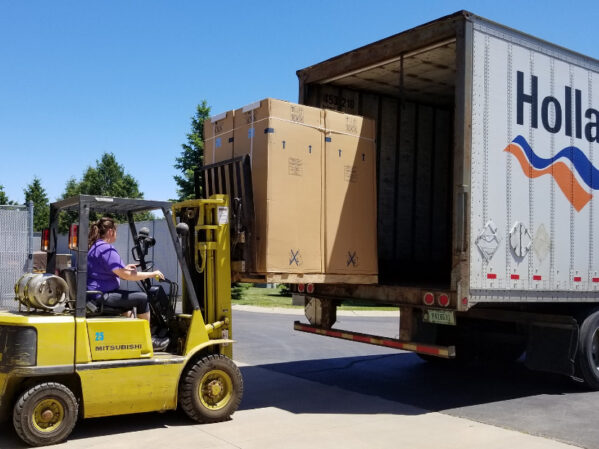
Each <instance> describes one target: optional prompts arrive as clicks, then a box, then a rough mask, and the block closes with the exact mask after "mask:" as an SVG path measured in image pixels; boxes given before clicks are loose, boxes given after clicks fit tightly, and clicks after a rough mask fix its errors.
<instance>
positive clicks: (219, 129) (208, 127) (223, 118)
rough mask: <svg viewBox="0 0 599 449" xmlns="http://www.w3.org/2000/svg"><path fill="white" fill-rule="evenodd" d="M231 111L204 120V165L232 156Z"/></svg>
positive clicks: (232, 124)
mask: <svg viewBox="0 0 599 449" xmlns="http://www.w3.org/2000/svg"><path fill="white" fill-rule="evenodd" d="M233 126H234V121H233V111H228V112H224V113H222V114H219V115H215V116H213V117H210V118H209V119H208V120H205V121H204V165H210V164H214V163H216V162H221V161H225V160H228V159H231V158H232V157H233Z"/></svg>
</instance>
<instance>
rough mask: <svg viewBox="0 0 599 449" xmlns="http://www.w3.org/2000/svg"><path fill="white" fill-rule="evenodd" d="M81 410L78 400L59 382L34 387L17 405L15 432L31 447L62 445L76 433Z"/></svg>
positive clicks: (14, 411)
mask: <svg viewBox="0 0 599 449" xmlns="http://www.w3.org/2000/svg"><path fill="white" fill-rule="evenodd" d="M78 409H79V405H78V404H77V398H76V397H75V395H74V394H73V392H72V391H71V390H69V389H68V388H67V387H65V386H64V385H62V384H59V383H56V382H46V383H41V384H38V385H35V386H34V387H31V388H29V389H28V390H26V391H25V392H23V394H21V396H20V397H19V399H18V400H17V402H16V403H15V406H14V410H13V424H14V427H15V431H16V432H17V435H18V436H19V438H21V439H22V440H23V441H24V442H25V443H27V444H29V445H31V446H47V445H49V444H57V443H60V442H62V441H64V440H66V439H67V437H68V436H69V435H70V434H71V432H72V431H73V428H74V427H75V424H76V422H77V414H78Z"/></svg>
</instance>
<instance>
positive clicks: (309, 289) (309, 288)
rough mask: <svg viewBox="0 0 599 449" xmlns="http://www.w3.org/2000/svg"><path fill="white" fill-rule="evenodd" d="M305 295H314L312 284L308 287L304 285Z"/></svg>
mask: <svg viewBox="0 0 599 449" xmlns="http://www.w3.org/2000/svg"><path fill="white" fill-rule="evenodd" d="M306 293H308V294H309V295H311V294H312V293H314V284H308V285H306Z"/></svg>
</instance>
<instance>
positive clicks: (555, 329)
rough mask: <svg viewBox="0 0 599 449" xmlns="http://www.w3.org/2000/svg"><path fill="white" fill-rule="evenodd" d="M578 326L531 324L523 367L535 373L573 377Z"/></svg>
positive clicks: (573, 324) (574, 324) (574, 323)
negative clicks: (544, 372) (543, 372)
mask: <svg viewBox="0 0 599 449" xmlns="http://www.w3.org/2000/svg"><path fill="white" fill-rule="evenodd" d="M577 346H578V325H577V324H576V322H575V321H573V323H572V324H562V323H560V324H557V323H555V324H554V323H532V324H531V325H530V327H529V338H528V347H527V349H526V360H525V365H526V367H527V368H529V369H532V370H536V371H546V372H551V373H557V374H565V375H567V376H574V373H575V357H576V349H577Z"/></svg>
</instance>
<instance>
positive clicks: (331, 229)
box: [324, 110, 378, 274]
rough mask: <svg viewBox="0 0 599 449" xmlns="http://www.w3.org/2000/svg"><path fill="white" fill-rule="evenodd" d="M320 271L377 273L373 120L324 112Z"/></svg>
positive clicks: (374, 134) (374, 132) (374, 133)
mask: <svg viewBox="0 0 599 449" xmlns="http://www.w3.org/2000/svg"><path fill="white" fill-rule="evenodd" d="M324 123H325V128H326V138H325V184H324V192H325V195H324V196H325V200H324V219H325V232H324V234H325V235H324V238H325V263H324V270H325V273H331V274H377V273H378V262H377V232H376V231H377V210H376V147H375V137H376V129H375V122H374V121H373V120H371V119H367V118H364V117H359V116H356V115H350V114H343V113H340V112H335V111H329V110H326V111H325V115H324Z"/></svg>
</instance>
